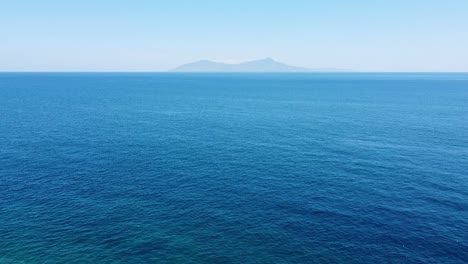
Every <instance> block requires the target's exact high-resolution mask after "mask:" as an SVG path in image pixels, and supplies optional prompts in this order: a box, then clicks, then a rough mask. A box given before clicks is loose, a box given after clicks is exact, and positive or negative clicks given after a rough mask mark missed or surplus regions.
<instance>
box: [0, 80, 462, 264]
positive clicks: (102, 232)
mask: <svg viewBox="0 0 468 264" xmlns="http://www.w3.org/2000/svg"><path fill="white" fill-rule="evenodd" d="M0 263H2V264H5V263H8V264H9V263H15V264H16V263H28V264H30V263H31V264H35V263H46V264H47V263H76V264H78V263H79V264H83V263H99V264H106V263H132V264H133V263H223V264H224V263H226V264H229V263H242V264H250V263H256V264H258V263H275V264H281V263H339V264H347V263H359V264H361V263H363V264H367V263H369V264H375V263H379V264H380V263H444V264H462V263H468V74H462V73H460V74H455V73H453V74H431V73H405V74H403V73H388V74H383V73H373V74H370V73H334V74H318V73H317V74H179V73H177V74H176V73H1V74H0Z"/></svg>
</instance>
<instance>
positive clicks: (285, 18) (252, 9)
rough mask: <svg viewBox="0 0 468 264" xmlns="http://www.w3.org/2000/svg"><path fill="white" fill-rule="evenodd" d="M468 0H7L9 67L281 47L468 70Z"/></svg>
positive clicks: (197, 56) (121, 66)
mask: <svg viewBox="0 0 468 264" xmlns="http://www.w3.org/2000/svg"><path fill="white" fill-rule="evenodd" d="M467 14H468V1H467V0H447V1H440V0H411V1H408V0H392V1H388V0H356V1H345V0H327V1H312V0H291V1H280V0H278V1H274V0H269V1H267V0H257V1H254V0H236V1H219V0H217V1H216V0H197V1H194V0H192V1H189V0H171V1H158V0H153V1H151V0H139V1H130V0H127V1H124V0H113V1H111V0H101V1H95V0H80V1H63V0H62V1H60V0H41V1H33V0H29V1H28V0H15V1H7V0H0V38H1V41H0V71H165V70H168V69H171V68H174V67H176V66H178V65H180V64H184V63H187V62H192V61H196V60H201V59H208V60H215V61H224V62H240V61H245V60H253V59H261V58H265V57H272V58H274V59H276V60H279V61H282V62H285V63H288V64H291V65H295V66H303V67H309V68H324V67H334V68H346V69H353V70H357V71H465V72H468V15H467Z"/></svg>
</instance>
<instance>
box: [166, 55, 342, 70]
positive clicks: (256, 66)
mask: <svg viewBox="0 0 468 264" xmlns="http://www.w3.org/2000/svg"><path fill="white" fill-rule="evenodd" d="M172 72H350V70H345V69H333V68H322V69H308V68H303V67H296V66H290V65H287V64H285V63H282V62H278V61H275V60H274V59H272V58H266V59H262V60H254V61H247V62H242V63H239V64H227V63H223V62H215V61H209V60H201V61H197V62H192V63H188V64H184V65H181V66H179V67H177V68H175V69H173V70H172Z"/></svg>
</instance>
